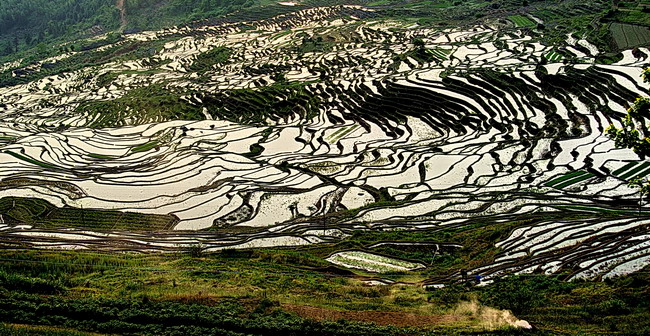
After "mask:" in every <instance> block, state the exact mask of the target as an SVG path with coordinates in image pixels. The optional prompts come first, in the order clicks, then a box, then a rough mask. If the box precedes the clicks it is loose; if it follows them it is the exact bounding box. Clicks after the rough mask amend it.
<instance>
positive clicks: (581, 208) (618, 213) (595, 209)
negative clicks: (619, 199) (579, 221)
mask: <svg viewBox="0 0 650 336" xmlns="http://www.w3.org/2000/svg"><path fill="white" fill-rule="evenodd" d="M552 207H553V208H556V209H560V210H572V211H584V212H590V213H602V214H608V215H614V216H633V215H638V214H639V210H618V209H607V208H600V207H591V206H582V205H554V206H552ZM641 214H644V215H648V214H650V211H645V210H644V211H642V212H641Z"/></svg>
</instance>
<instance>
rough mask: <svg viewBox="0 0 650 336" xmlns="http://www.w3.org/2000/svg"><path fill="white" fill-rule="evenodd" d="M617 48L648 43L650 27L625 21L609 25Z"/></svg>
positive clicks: (649, 41) (649, 40) (649, 42)
mask: <svg viewBox="0 0 650 336" xmlns="http://www.w3.org/2000/svg"><path fill="white" fill-rule="evenodd" d="M609 30H610V31H611V32H612V36H613V38H614V40H615V41H616V45H618V47H619V48H633V47H638V46H644V45H648V44H650V28H648V27H644V26H638V25H632V24H626V23H612V24H611V25H610V26H609Z"/></svg>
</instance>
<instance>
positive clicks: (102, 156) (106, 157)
mask: <svg viewBox="0 0 650 336" xmlns="http://www.w3.org/2000/svg"><path fill="white" fill-rule="evenodd" d="M88 156H90V157H91V158H94V159H102V160H110V159H114V158H115V157H113V156H109V155H103V154H95V153H88Z"/></svg>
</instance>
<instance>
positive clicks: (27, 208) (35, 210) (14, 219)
mask: <svg viewBox="0 0 650 336" xmlns="http://www.w3.org/2000/svg"><path fill="white" fill-rule="evenodd" d="M0 214H1V215H2V217H3V219H4V221H5V222H6V223H10V224H29V225H33V226H35V227H39V228H88V229H96V230H130V231H161V230H171V229H172V228H173V227H174V226H175V225H176V223H178V218H177V217H176V216H172V215H153V214H140V213H135V212H122V211H112V210H95V209H81V208H71V207H63V208H58V207H56V206H54V205H52V204H51V203H49V202H47V201H45V200H41V199H37V198H22V197H5V198H0Z"/></svg>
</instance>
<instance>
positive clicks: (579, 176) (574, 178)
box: [544, 170, 595, 189]
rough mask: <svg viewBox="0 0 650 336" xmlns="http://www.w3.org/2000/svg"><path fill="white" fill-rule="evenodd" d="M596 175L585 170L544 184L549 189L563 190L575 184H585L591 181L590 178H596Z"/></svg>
mask: <svg viewBox="0 0 650 336" xmlns="http://www.w3.org/2000/svg"><path fill="white" fill-rule="evenodd" d="M594 176H595V175H594V174H593V173H589V172H586V171H583V170H579V171H575V172H571V173H568V174H565V175H562V176H560V177H558V178H555V179H552V180H551V181H548V182H546V183H544V185H545V186H547V187H553V188H557V189H563V188H566V187H569V186H572V185H575V184H578V183H580V182H584V181H587V180H589V179H590V178H592V177H594Z"/></svg>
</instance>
